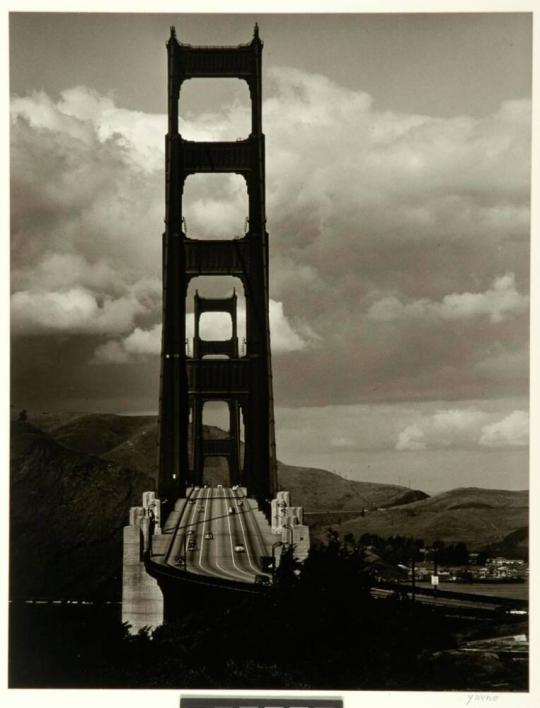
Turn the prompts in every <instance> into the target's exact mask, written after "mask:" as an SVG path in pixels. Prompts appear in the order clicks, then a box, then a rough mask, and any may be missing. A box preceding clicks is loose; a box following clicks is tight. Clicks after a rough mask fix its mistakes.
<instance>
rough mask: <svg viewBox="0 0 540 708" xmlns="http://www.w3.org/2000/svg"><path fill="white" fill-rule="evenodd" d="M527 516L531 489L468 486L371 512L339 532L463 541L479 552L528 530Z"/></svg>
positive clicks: (341, 528)
mask: <svg viewBox="0 0 540 708" xmlns="http://www.w3.org/2000/svg"><path fill="white" fill-rule="evenodd" d="M528 515H529V501H528V492H527V491H517V492H513V491H507V490H501V489H479V488H477V487H466V488H459V489H453V490H451V491H449V492H443V493H442V494H437V495H434V496H432V497H429V498H427V499H423V500H420V501H416V502H413V503H411V504H405V505H403V506H399V507H393V508H390V509H381V510H377V511H373V512H370V513H368V514H366V515H365V516H364V517H357V518H354V519H351V520H348V521H346V522H344V523H342V524H340V525H339V531H340V533H343V534H345V533H353V534H354V535H355V536H360V535H362V534H363V533H375V534H378V535H379V536H391V535H396V534H399V535H401V536H414V537H416V538H422V539H424V541H425V543H433V541H436V540H441V541H444V542H445V543H456V542H458V541H463V542H465V543H466V544H467V546H469V548H471V549H480V548H484V547H486V546H489V545H490V544H496V543H499V542H501V541H503V540H504V539H505V538H506V537H507V536H508V535H509V534H511V533H512V532H514V531H516V530H518V529H521V528H523V527H525V526H527V524H528Z"/></svg>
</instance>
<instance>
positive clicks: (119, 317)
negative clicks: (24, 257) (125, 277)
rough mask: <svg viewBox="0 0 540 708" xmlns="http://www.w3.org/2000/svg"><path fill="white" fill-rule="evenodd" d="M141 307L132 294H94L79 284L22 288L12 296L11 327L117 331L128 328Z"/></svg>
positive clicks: (20, 329) (27, 331)
mask: <svg viewBox="0 0 540 708" xmlns="http://www.w3.org/2000/svg"><path fill="white" fill-rule="evenodd" d="M143 311H144V308H143V307H142V305H141V303H139V301H138V300H137V299H136V298H134V297H132V296H127V297H119V298H117V299H112V298H110V297H107V298H104V299H103V300H102V302H99V301H98V299H97V297H96V296H95V295H94V294H93V293H91V292H89V291H87V290H84V289H82V288H71V289H70V290H66V291H62V292H31V291H27V290H22V291H18V292H16V293H14V294H13V295H12V296H11V320H12V331H13V333H14V334H15V335H21V334H22V335H34V334H43V333H52V332H69V333H72V334H119V333H122V332H125V331H129V329H131V327H132V326H133V321H134V319H135V317H136V315H138V314H140V313H142V312H143Z"/></svg>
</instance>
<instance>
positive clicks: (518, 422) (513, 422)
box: [480, 411, 529, 447]
mask: <svg viewBox="0 0 540 708" xmlns="http://www.w3.org/2000/svg"><path fill="white" fill-rule="evenodd" d="M528 444H529V416H528V414H527V412H526V411H513V412H512V413H510V415H508V416H506V418H503V419H502V420H500V421H497V422H496V423H492V424H491V425H486V426H484V427H483V428H482V435H481V437H480V445H483V446H485V447H525V446H526V445H528Z"/></svg>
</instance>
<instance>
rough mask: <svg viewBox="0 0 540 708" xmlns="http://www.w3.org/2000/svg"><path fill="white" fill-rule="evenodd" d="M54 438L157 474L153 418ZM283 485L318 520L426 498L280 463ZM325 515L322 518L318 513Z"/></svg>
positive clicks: (94, 419)
mask: <svg viewBox="0 0 540 708" xmlns="http://www.w3.org/2000/svg"><path fill="white" fill-rule="evenodd" d="M48 430H49V433H50V435H51V436H52V437H53V438H54V439H55V440H56V441H57V442H60V443H61V444H63V445H66V446H68V447H70V448H72V449H74V450H81V451H83V452H89V453H92V454H95V455H100V456H101V457H103V458H104V459H107V460H113V461H114V462H116V463H118V464H120V465H123V466H124V467H128V468H130V469H133V470H137V471H139V472H141V473H143V474H151V475H155V474H156V472H157V458H156V446H157V420H156V417H155V416H115V415H80V416H74V417H73V416H72V417H70V418H69V419H68V420H67V421H65V422H60V423H56V424H55V425H49V426H48ZM204 434H205V435H206V436H208V437H209V438H219V437H223V436H224V435H225V433H224V432H223V430H220V429H219V428H217V427H215V426H204ZM207 465H208V467H207V472H206V475H207V480H208V481H209V482H210V483H221V482H225V481H226V477H227V471H226V465H225V463H224V461H223V460H222V459H221V458H209V460H208V461H207ZM278 476H279V483H280V486H281V488H282V489H288V490H289V491H290V492H291V495H292V499H293V502H294V503H295V504H298V505H300V506H303V507H304V509H305V510H306V511H308V512H318V513H317V514H315V515H313V519H311V520H315V519H317V521H319V522H320V521H321V520H324V521H328V522H330V521H332V520H333V518H334V516H335V513H336V512H344V511H345V512H349V515H350V514H352V513H354V512H358V513H360V511H361V510H362V509H363V508H373V507H379V506H392V505H394V504H403V503H407V502H409V501H412V500H416V499H424V498H425V497H427V495H426V494H424V492H421V491H419V490H411V489H407V488H406V487H401V486H399V485H392V484H377V483H372V482H354V481H351V480H347V479H344V478H343V477H340V476H339V475H336V474H334V473H333V472H329V471H327V470H321V469H313V468H307V467H294V466H292V465H285V464H283V463H278ZM320 512H322V513H320Z"/></svg>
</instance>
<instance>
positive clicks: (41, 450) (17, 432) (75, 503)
mask: <svg viewBox="0 0 540 708" xmlns="http://www.w3.org/2000/svg"><path fill="white" fill-rule="evenodd" d="M152 488H153V479H152V478H151V477H149V476H147V475H144V474H141V473H140V472H138V471H135V470H131V469H127V468H125V467H123V466H121V465H119V464H116V463H114V462H111V461H107V460H103V459H101V458H99V457H97V456H94V455H89V454H87V453H84V452H78V451H74V450H70V449H68V448H66V447H64V446H62V445H60V444H59V443H57V442H56V441H55V440H53V439H52V437H51V436H50V435H49V434H47V433H45V432H44V431H40V430H38V429H37V428H35V427H34V426H32V425H31V424H29V423H27V422H24V421H14V422H13V423H12V426H11V483H10V502H11V513H10V541H11V553H10V595H11V597H16V598H25V599H26V598H40V597H45V598H49V599H60V598H81V599H83V598H88V597H100V596H101V597H107V598H116V597H118V596H119V592H120V581H121V577H120V576H121V547H122V546H121V544H122V528H123V526H124V525H125V523H126V519H127V514H128V511H129V507H130V506H133V505H134V504H137V503H139V502H140V496H141V493H142V492H143V491H144V490H145V489H152Z"/></svg>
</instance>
